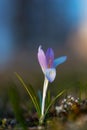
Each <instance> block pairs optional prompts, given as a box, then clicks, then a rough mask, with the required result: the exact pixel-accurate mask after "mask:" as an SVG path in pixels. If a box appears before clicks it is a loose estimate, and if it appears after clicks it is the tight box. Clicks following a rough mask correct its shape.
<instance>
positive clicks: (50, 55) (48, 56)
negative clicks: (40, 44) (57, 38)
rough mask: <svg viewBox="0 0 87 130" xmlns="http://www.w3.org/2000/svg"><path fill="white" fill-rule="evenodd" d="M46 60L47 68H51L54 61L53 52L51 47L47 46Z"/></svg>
mask: <svg viewBox="0 0 87 130" xmlns="http://www.w3.org/2000/svg"><path fill="white" fill-rule="evenodd" d="M46 60H47V66H48V68H52V66H53V61H54V52H53V49H52V48H48V49H47V52H46Z"/></svg>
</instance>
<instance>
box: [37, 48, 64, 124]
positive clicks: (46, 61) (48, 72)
mask: <svg viewBox="0 0 87 130" xmlns="http://www.w3.org/2000/svg"><path fill="white" fill-rule="evenodd" d="M66 59H67V57H66V56H62V57H59V58H57V59H54V52H53V50H52V48H48V49H47V52H46V54H45V53H44V51H43V50H42V48H41V46H39V48H38V61H39V64H40V66H41V68H42V71H43V73H44V76H45V79H44V85H43V97H42V107H41V118H40V122H43V120H44V108H45V98H46V92H47V87H48V82H53V81H54V79H55V77H56V67H57V66H58V65H60V64H62V63H63V62H65V61H66Z"/></svg>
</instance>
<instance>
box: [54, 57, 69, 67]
mask: <svg viewBox="0 0 87 130" xmlns="http://www.w3.org/2000/svg"><path fill="white" fill-rule="evenodd" d="M66 59H67V56H62V57H59V58H57V59H55V60H54V63H53V67H54V68H55V67H57V66H58V65H60V64H62V63H64V62H65V61H66Z"/></svg>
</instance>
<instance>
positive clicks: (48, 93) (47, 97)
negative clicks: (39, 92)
mask: <svg viewBox="0 0 87 130" xmlns="http://www.w3.org/2000/svg"><path fill="white" fill-rule="evenodd" d="M45 102H46V103H45V104H46V108H47V106H48V104H49V103H50V102H51V94H50V91H48V92H47V96H46V101H45Z"/></svg>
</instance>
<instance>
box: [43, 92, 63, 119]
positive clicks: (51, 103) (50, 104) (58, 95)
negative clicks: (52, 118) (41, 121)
mask: <svg viewBox="0 0 87 130" xmlns="http://www.w3.org/2000/svg"><path fill="white" fill-rule="evenodd" d="M64 92H65V90H63V91H62V92H60V93H58V94H57V96H56V97H55V98H54V99H53V100H52V101H51V102H50V103H49V105H48V106H47V108H46V111H45V114H44V118H45V116H46V114H47V113H48V111H49V109H50V107H51V106H52V105H53V104H54V103H55V101H56V100H57V99H58V97H60V96H61V95H62V94H63V93H64Z"/></svg>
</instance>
